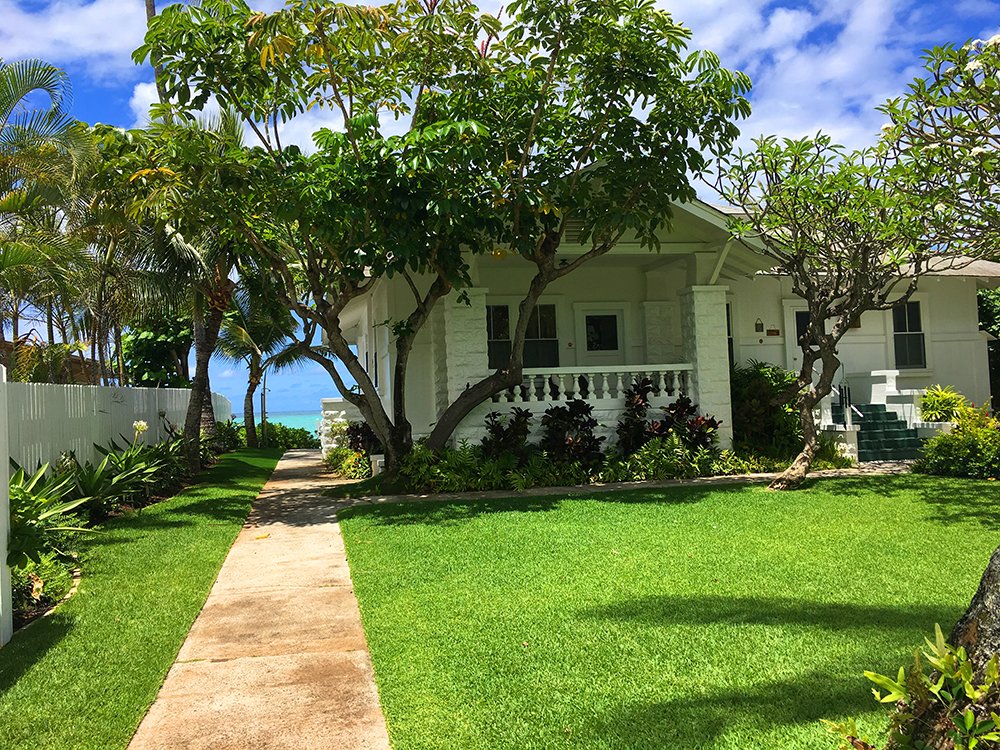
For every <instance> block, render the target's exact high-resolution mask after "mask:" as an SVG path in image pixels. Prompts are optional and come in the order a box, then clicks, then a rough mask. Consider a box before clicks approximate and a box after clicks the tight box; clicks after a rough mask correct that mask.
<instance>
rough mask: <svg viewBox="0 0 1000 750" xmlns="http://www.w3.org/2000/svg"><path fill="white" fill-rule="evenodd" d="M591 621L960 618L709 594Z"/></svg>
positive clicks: (878, 625) (820, 623)
mask: <svg viewBox="0 0 1000 750" xmlns="http://www.w3.org/2000/svg"><path fill="white" fill-rule="evenodd" d="M580 614H581V616H583V617H587V618H592V619H596V620H615V621H629V622H641V623H646V624H649V625H694V626H702V625H714V624H717V623H729V624H733V625H801V626H803V627H808V628H819V629H824V630H848V629H855V628H857V629H867V630H872V629H876V630H901V631H906V632H910V631H915V632H920V630H921V628H923V629H924V630H926V629H927V628H928V626H929V624H931V623H935V622H938V623H942V624H950V623H952V622H954V620H955V619H956V618H957V617H958V615H959V614H961V613H960V612H958V611H955V610H953V609H951V608H949V607H942V606H933V605H909V606H905V607H895V606H874V605H867V604H851V603H846V602H844V603H833V602H810V601H807V600H804V599H791V598H787V599H786V598H780V597H727V596H714V595H700V596H679V595H671V594H666V595H661V596H647V597H642V598H640V599H628V600H625V601H620V602H616V603H614V604H610V605H606V606H602V607H596V608H594V609H586V610H583V611H582V612H581V613H580Z"/></svg>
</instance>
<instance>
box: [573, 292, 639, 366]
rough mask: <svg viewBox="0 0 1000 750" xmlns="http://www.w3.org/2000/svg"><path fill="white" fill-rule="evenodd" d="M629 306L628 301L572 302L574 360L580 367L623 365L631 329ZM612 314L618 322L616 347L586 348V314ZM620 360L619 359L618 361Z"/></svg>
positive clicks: (627, 357) (627, 356)
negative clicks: (605, 348)
mask: <svg viewBox="0 0 1000 750" xmlns="http://www.w3.org/2000/svg"><path fill="white" fill-rule="evenodd" d="M631 307H632V305H631V304H630V303H628V302H574V303H573V329H574V331H575V335H576V362H577V365H579V366H580V367H602V368H603V367H604V362H611V366H612V367H614V366H618V365H621V366H624V365H626V364H628V360H629V353H628V348H629V342H628V333H629V331H630V330H631V325H632V320H631ZM588 315H614V316H615V317H616V318H617V324H618V348H617V349H614V350H604V351H599V352H591V351H589V350H588V349H587V316H588ZM619 360H620V361H619Z"/></svg>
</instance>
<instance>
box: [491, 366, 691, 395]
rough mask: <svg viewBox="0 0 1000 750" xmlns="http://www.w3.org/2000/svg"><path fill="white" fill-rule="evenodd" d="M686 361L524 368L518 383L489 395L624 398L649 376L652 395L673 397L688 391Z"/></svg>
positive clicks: (689, 374) (688, 377)
mask: <svg viewBox="0 0 1000 750" xmlns="http://www.w3.org/2000/svg"><path fill="white" fill-rule="evenodd" d="M693 370H694V366H693V365H690V364H670V365H624V366H620V367H586V366H580V367H549V368H537V369H526V370H524V371H523V376H524V378H523V380H522V381H521V385H519V386H514V387H513V388H509V389H507V390H506V391H504V392H502V393H499V394H497V395H496V396H494V397H493V402H494V403H533V402H535V403H537V402H546V401H569V400H570V399H574V398H577V399H583V400H584V401H610V400H612V399H621V398H624V397H625V391H626V390H628V388H629V387H630V386H631V385H632V383H634V382H635V381H637V380H641V379H642V378H649V380H650V382H651V383H652V385H653V392H652V394H651V396H652V397H654V398H657V397H671V398H672V397H674V396H677V395H679V394H681V393H690V385H691V377H690V376H691V372H692V371H693Z"/></svg>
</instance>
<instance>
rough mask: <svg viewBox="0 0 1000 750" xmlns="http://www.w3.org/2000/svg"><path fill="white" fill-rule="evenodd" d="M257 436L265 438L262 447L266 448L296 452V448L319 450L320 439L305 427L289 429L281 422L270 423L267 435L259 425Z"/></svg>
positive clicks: (262, 440)
mask: <svg viewBox="0 0 1000 750" xmlns="http://www.w3.org/2000/svg"><path fill="white" fill-rule="evenodd" d="M257 434H258V435H261V436H264V437H262V439H261V445H262V446H264V447H265V448H280V449H281V450H285V451H287V450H294V449H296V448H319V438H318V437H316V435H315V433H313V432H312V431H310V430H307V429H305V428H303V427H288V426H286V425H283V424H282V423H281V422H268V423H267V432H266V434H265V431H264V427H263V425H258V427H257Z"/></svg>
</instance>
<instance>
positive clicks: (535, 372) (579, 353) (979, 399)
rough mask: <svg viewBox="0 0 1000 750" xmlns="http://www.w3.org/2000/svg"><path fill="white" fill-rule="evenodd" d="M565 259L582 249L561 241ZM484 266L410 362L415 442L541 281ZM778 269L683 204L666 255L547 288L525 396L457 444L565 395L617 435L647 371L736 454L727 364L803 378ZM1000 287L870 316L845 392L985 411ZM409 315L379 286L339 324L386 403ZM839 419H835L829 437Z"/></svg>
mask: <svg viewBox="0 0 1000 750" xmlns="http://www.w3.org/2000/svg"><path fill="white" fill-rule="evenodd" d="M563 252H566V253H567V255H569V254H571V253H572V250H571V249H568V248H566V247H565V245H564V250H563ZM580 252H583V248H582V247H581V248H580ZM472 263H473V266H472V277H473V282H474V286H473V288H471V289H468V290H467V295H468V299H469V301H470V302H471V304H465V303H463V302H460V301H459V300H458V296H457V295H452V296H451V297H449V298H446V299H445V300H442V301H441V302H440V303H438V305H437V306H436V307H435V308H434V311H433V314H432V317H431V319H430V320H429V321H428V323H427V325H425V327H424V329H423V330H422V331H421V332H420V334H419V335H418V337H417V340H416V343H415V345H414V350H413V353H412V354H411V357H410V365H409V368H410V369H409V375H408V379H409V380H408V387H407V399H408V408H409V411H410V415H411V421H412V424H413V428H414V434H415V436H417V437H419V436H420V435H422V434H427V433H429V432H430V430H431V428H432V426H433V425H434V423H435V421H436V420H437V418H438V415H439V414H441V413H442V412H443V410H444V409H445V408H446V407H447V406H448V404H449V403H450V402H451V401H452V400H453V399H454V398H455V397H456V396H458V394H459V393H461V391H462V390H464V389H465V388H466V387H467V385H468V384H469V383H473V382H476V381H477V380H479V379H480V378H481V377H483V376H484V375H485V374H487V373H489V372H491V371H493V370H494V369H496V368H497V367H499V366H500V363H502V362H503V361H505V358H506V356H507V354H508V352H509V348H510V341H509V339H510V334H511V329H512V327H513V325H514V323H515V322H516V314H517V304H518V302H519V300H520V299H521V297H522V296H523V294H524V290H525V289H526V288H527V285H528V281H529V280H530V278H531V276H532V272H533V270H534V266H533V265H532V264H530V263H528V262H526V261H524V260H523V259H521V258H520V257H517V256H513V257H493V256H481V257H476V258H474V259H473V260H472ZM771 267H772V262H771V261H770V260H769V259H768V258H766V257H764V256H763V255H761V254H759V253H757V252H755V251H754V250H753V249H752V248H751V247H749V246H747V245H745V244H744V243H741V242H735V241H731V240H730V238H729V232H728V230H727V216H726V213H725V211H724V210H722V209H718V208H715V207H712V206H709V205H708V204H705V203H701V202H693V203H687V204H683V205H678V206H676V207H675V220H674V224H673V228H672V230H671V232H670V233H669V234H668V235H666V236H664V237H663V238H662V248H661V250H660V252H658V253H656V252H651V251H649V250H645V249H642V248H640V247H639V245H638V243H629V242H622V243H620V244H619V246H618V247H616V248H615V249H614V250H613V251H612V252H610V253H609V254H607V255H606V256H604V257H601V258H597V259H595V260H593V261H591V262H590V263H588V264H586V265H584V266H582V267H581V268H580V269H578V270H576V271H574V272H573V273H571V274H568V275H567V276H566V277H564V278H562V279H560V280H558V281H556V282H554V283H552V284H551V285H550V286H549V288H548V290H547V292H546V293H545V294H544V295H543V296H542V297H541V299H540V300H539V304H538V308H537V311H536V313H535V314H534V315H533V317H532V320H531V323H530V325H529V332H528V340H527V341H526V343H525V355H524V362H525V370H524V380H523V384H522V387H521V388H518V389H513V390H512V391H510V392H507V393H504V394H501V395H500V396H499V397H497V398H494V399H493V400H492V401H490V402H487V403H484V404H482V405H481V406H480V407H478V408H477V409H476V410H475V411H474V412H473V413H472V414H471V415H470V416H469V417H468V418H466V420H465V421H464V422H463V423H462V425H461V426H460V427H459V429H458V430H457V431H456V433H455V438H456V440H462V439H469V440H478V439H479V438H480V437H481V435H482V430H483V419H484V417H485V415H486V414H487V413H488V412H490V411H494V410H496V411H501V412H505V411H508V410H509V409H510V407H512V406H520V407H524V408H528V409H531V410H532V411H534V412H536V413H538V414H539V415H541V413H542V412H544V411H545V409H547V408H548V407H549V406H551V405H552V404H553V403H557V402H560V401H564V400H566V399H568V398H582V399H585V400H587V401H590V402H591V403H592V404H593V405H594V413H595V416H596V417H597V419H598V420H599V422H600V423H601V425H602V427H603V428H604V430H605V432H606V434H609V435H612V434H613V431H614V426H615V424H616V422H617V420H618V419H619V417H620V415H621V411H622V407H623V405H624V399H623V391H624V389H625V388H627V387H628V385H629V384H631V382H632V381H633V379H634V378H636V377H639V376H643V375H645V376H648V377H650V378H652V380H653V382H654V384H655V386H656V389H657V390H656V392H655V397H654V406H658V405H663V404H666V403H668V402H669V401H671V400H673V399H674V398H675V397H676V395H677V394H678V393H682V392H683V393H686V394H688V395H689V396H691V398H692V399H694V401H695V402H696V403H698V404H699V405H700V411H701V412H702V413H704V414H711V415H713V416H715V417H717V418H719V419H721V420H722V429H721V433H722V442H723V444H727V443H728V442H729V441H730V440H731V428H730V425H731V423H732V418H731V404H730V395H729V371H730V363H731V362H737V363H745V362H747V361H749V360H751V359H753V360H758V361H763V362H770V363H773V364H778V365H784V366H786V367H789V368H790V369H796V370H797V369H798V358H799V356H800V355H799V349H798V344H797V343H796V339H797V333H796V329H797V327H798V326H802V325H803V324H804V323H805V322H806V320H805V318H804V315H805V304H804V302H803V301H802V300H801V299H799V298H796V297H795V296H794V295H793V294H792V293H791V288H790V284H789V282H788V280H787V279H784V278H781V277H779V276H775V275H771V274H768V273H766V272H767V270H768V269H769V268H771ZM997 281H1000V264H990V263H982V262H979V263H975V264H973V265H972V266H970V267H968V268H966V269H963V270H948V271H942V272H941V273H938V274H935V275H932V276H929V277H927V278H925V279H924V280H923V281H922V284H921V288H920V291H919V292H918V293H917V294H916V295H915V296H914V297H913V299H912V301H911V302H909V303H908V304H907V305H906V308H905V309H902V308H899V309H897V310H895V311H889V312H870V313H866V314H865V315H864V317H863V318H862V321H861V325H860V327H858V328H857V330H852V331H851V332H850V333H848V334H847V337H846V338H845V340H844V342H843V345H842V346H841V349H840V356H841V359H842V361H843V363H844V365H843V368H842V373H841V375H839V376H838V382H839V383H840V384H842V385H848V386H849V388H850V391H851V395H852V398H853V401H854V403H855V404H861V405H867V404H871V403H876V404H879V403H881V404H884V403H889V404H891V406H890V410H896V411H897V412H898V413H899V415H900V416H901V417H902V418H905V419H907V420H908V422H909V423H910V424H909V425H908V426H910V427H913V426H914V424H913V423H914V422H915V421H916V415H915V414H914V413H913V411H912V408H910V405H911V404H912V402H913V396H914V394H913V393H912V392H911V391H914V390H918V389H921V388H924V387H926V386H928V385H930V384H932V383H944V384H949V385H953V386H955V387H956V388H957V389H958V390H960V391H961V392H963V393H964V394H966V395H967V396H968V397H969V398H970V399H972V400H973V401H975V402H976V403H984V402H986V401H987V400H988V398H989V393H990V383H989V372H988V363H987V339H988V336H987V334H985V333H983V332H981V331H980V330H979V325H978V314H977V307H976V292H977V289H978V288H980V287H981V286H984V285H992V284H994V283H995V282H997ZM411 305H412V294H411V291H410V290H409V288H408V287H407V286H406V284H405V282H403V281H401V280H400V279H398V278H397V279H394V280H382V281H380V282H379V283H378V285H377V287H376V288H375V289H374V290H373V292H372V293H371V294H370V295H368V296H367V297H366V298H364V299H361V300H357V301H355V303H353V304H352V306H349V307H348V308H347V310H345V312H344V314H343V316H342V318H341V326H342V329H343V330H344V332H345V334H346V335H347V337H348V339H349V340H350V341H352V342H354V343H355V344H356V345H357V347H358V353H359V356H360V358H361V361H362V362H364V363H365V364H366V367H367V369H368V372H369V373H370V374H371V376H372V378H373V380H374V382H375V383H376V385H377V387H378V389H379V392H380V393H381V394H382V398H383V399H384V401H385V403H386V405H387V407H388V406H389V405H390V400H391V397H392V396H391V394H392V388H391V387H390V383H389V378H390V374H391V371H392V368H391V365H392V360H391V358H392V356H393V347H392V346H390V340H389V337H390V335H391V332H390V331H389V329H388V327H387V326H385V325H380V323H382V322H383V321H386V320H399V319H402V318H403V317H405V316H406V315H407V314H409V312H410V306H411ZM838 398H839V396H835V397H834V400H837V399H838ZM323 409H324V413H325V414H327V415H328V416H334V415H339V414H341V413H343V414H345V415H346V416H348V417H349V418H356V411H355V410H354V409H353V408H352V407H350V405H349V404H346V403H345V402H343V401H342V400H341V399H325V400H324V401H323ZM858 411H863V410H858ZM835 412H836V409H830V408H827V409H825V410H824V412H823V416H824V421H825V422H826V423H827V426H831V427H832V424H831V423H832V422H833V420H834V413H835ZM849 414H857V412H856V411H855V410H849ZM846 421H848V422H850V421H851V419H850V416H848V418H847V420H846ZM858 421H861V420H860V419H858ZM538 422H539V420H538V419H536V420H535V425H536V427H537V426H538Z"/></svg>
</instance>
